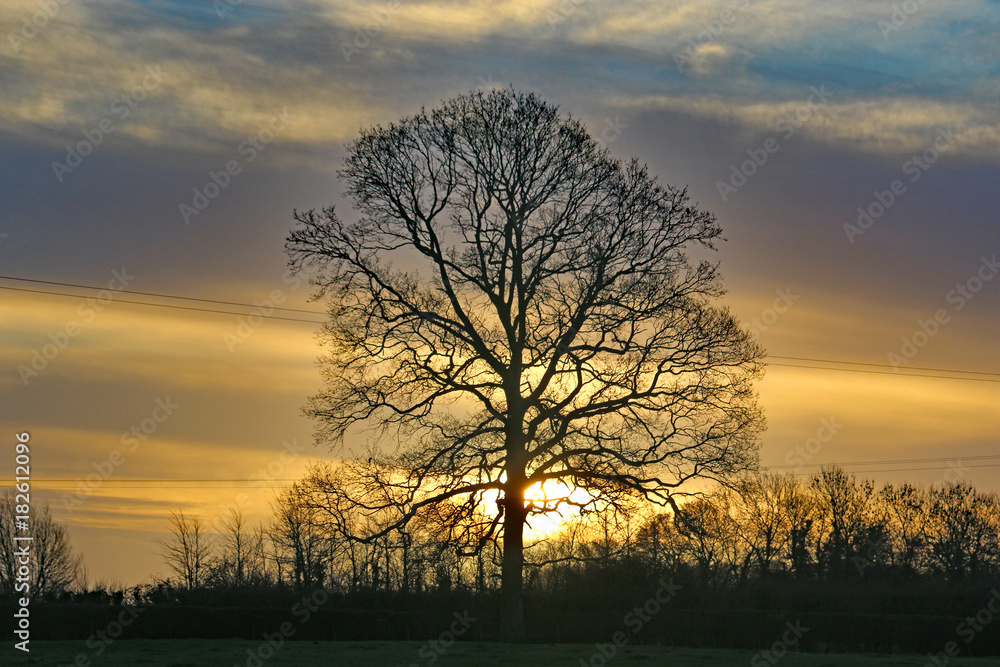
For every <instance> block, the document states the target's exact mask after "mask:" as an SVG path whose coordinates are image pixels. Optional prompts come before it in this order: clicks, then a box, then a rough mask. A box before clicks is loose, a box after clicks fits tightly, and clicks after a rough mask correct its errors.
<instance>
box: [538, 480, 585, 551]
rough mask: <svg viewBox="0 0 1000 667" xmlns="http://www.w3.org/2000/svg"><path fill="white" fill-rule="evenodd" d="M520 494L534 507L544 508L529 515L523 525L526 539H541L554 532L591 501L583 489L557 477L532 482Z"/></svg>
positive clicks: (578, 513) (577, 515)
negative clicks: (523, 492)
mask: <svg viewBox="0 0 1000 667" xmlns="http://www.w3.org/2000/svg"><path fill="white" fill-rule="evenodd" d="M524 495H525V500H527V501H528V502H529V503H531V504H532V505H533V506H534V508H535V509H536V510H544V512H543V513H540V514H531V515H529V517H528V525H527V526H526V527H525V536H526V537H529V538H543V537H546V536H548V535H551V534H553V533H556V532H558V531H559V530H560V529H561V528H562V527H563V524H565V523H566V522H567V521H570V520H572V519H575V518H577V517H579V516H580V506H582V505H587V504H589V503H592V502H594V497H593V496H592V495H590V493H588V492H587V491H586V489H583V488H581V487H579V486H570V485H569V484H566V483H565V482H562V481H558V480H549V481H546V482H538V483H536V484H533V485H531V486H530V487H529V488H528V490H527V492H526V493H525V494H524Z"/></svg>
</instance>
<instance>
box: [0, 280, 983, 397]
mask: <svg viewBox="0 0 1000 667" xmlns="http://www.w3.org/2000/svg"><path fill="white" fill-rule="evenodd" d="M0 279H3V280H16V281H21V282H30V283H39V284H45V285H57V286H61V287H73V288H78V289H88V290H95V291H106V288H102V287H96V286H94V285H82V284H79V283H68V282H58V281H52V280H37V279H32V278H21V277H17V276H6V275H0ZM0 289H5V290H12V291H15V292H29V293H32V294H45V295H49V296H62V297H70V298H76V299H79V298H88V297H84V296H82V295H80V294H71V293H67V292H56V291H52V290H35V289H28V288H24V287H9V286H6V285H0ZM114 291H115V292H123V293H126V294H136V295H142V296H153V297H158V298H164V299H176V300H180V301H196V302H201V303H216V304H220V305H227V306H238V307H243V308H251V309H253V308H261V306H258V305H256V304H251V303H244V302H239V301H224V300H221V299H205V298H199V297H189V296H181V295H179V294H166V293H162V292H141V291H138V290H127V289H121V290H114ZM115 302H117V303H127V304H132V305H137V306H151V307H158V308H174V309H178V310H190V311H195V312H203V313H217V314H221V315H238V316H239V315H244V316H245V315H248V313H238V312H233V311H229V310H219V309H215V308H195V307H192V306H181V305H177V304H167V303H153V302H149V301H133V300H128V299H115ZM270 308H273V309H274V310H281V311H287V312H296V313H307V314H311V315H320V316H322V315H325V313H323V312H322V311H318V310H307V309H303V308H283V307H279V306H270ZM266 317H269V318H270V319H275V320H283V321H286V322H302V323H305V324H323V322H320V321H316V320H309V319H304V318H296V317H283V316H279V315H267V316H266ZM770 358H772V359H785V360H791V361H808V362H814V363H825V364H850V365H855V366H867V367H874V368H892V369H894V370H892V371H878V370H868V369H862V368H837V367H831V366H804V365H801V364H783V363H773V362H772V363H768V366H780V367H784V368H805V369H813V370H825V371H842V372H850V373H870V374H874V375H895V376H902V377H919V378H934V379H940V380H965V381H967V382H994V383H1000V373H992V372H986V371H966V370H961V369H953V368H928V367H907V368H905V369H901V370H900V369H897V368H896V367H895V366H891V365H889V364H876V363H871V362H863V361H843V360H838V359H817V358H813V357H783V356H778V355H773V356H771V357H770ZM912 370H924V371H933V372H935V373H937V374H930V373H912V372H910V371H912ZM940 373H963V374H968V375H985V376H989V377H984V378H971V377H955V376H949V375H941V374H940ZM994 378H995V379H994Z"/></svg>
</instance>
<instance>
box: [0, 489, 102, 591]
mask: <svg viewBox="0 0 1000 667" xmlns="http://www.w3.org/2000/svg"><path fill="white" fill-rule="evenodd" d="M16 504H17V501H16V500H15V495H14V493H13V492H12V491H8V492H7V493H4V494H3V495H2V496H0V594H5V595H12V594H16V595H17V596H29V597H43V596H46V595H52V594H56V593H60V592H62V591H64V590H66V589H67V588H69V587H70V586H72V585H73V584H74V583H77V582H78V581H79V580H80V577H81V576H82V575H83V557H82V556H80V555H77V554H75V553H74V552H73V546H72V545H71V544H70V541H69V533H67V531H66V528H65V527H64V526H63V525H62V524H60V523H58V522H57V521H56V520H55V519H54V518H53V517H52V513H51V511H50V510H49V506H48V505H43V506H42V508H41V509H40V510H39V509H35V506H34V505H32V506H31V508H30V509H29V512H28V531H27V532H25V531H23V530H20V529H18V528H17V526H16V524H15V518H14V517H15V515H16V514H18V512H15V505H16ZM18 535H20V536H25V537H31V542H30V544H29V543H28V542H24V541H21V542H15V541H14V537H15V536H18ZM26 544H27V545H29V549H28V553H29V562H28V572H29V574H28V578H27V582H26V583H27V584H28V589H27V590H23V589H21V588H17V586H18V584H19V583H24V582H18V576H19V575H18V566H19V565H20V562H19V559H20V558H21V556H19V554H18V553H17V550H18V549H19V548H20V547H22V546H24V545H26Z"/></svg>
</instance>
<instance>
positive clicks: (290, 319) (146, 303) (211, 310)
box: [0, 285, 323, 324]
mask: <svg viewBox="0 0 1000 667" xmlns="http://www.w3.org/2000/svg"><path fill="white" fill-rule="evenodd" d="M0 289H5V290H12V291H14V292H31V293H34V294H47V295H50V296H68V297H72V298H75V299H80V298H92V297H81V295H79V294H69V293H67V292H51V291H48V290H37V289H28V288H26V287H7V286H6V285H0ZM114 301H115V303H130V304H132V305H136V306H154V307H157V308H176V309H178V310H193V311H196V312H200V313H217V314H220V315H250V314H252V313H234V312H233V311H231V310H218V309H215V308H195V307H193V306H178V305H175V304H170V303H151V302H149V301H130V300H128V299H115V300H114ZM248 307H250V308H260V306H252V305H249V304H248ZM262 317H264V316H263V315H262ZM266 317H268V318H270V319H272V320H285V321H286V322H308V323H309V324H323V323H322V322H317V321H315V320H304V319H302V318H298V317H282V316H280V315H267V316H266Z"/></svg>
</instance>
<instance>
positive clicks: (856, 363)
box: [0, 276, 1000, 377]
mask: <svg viewBox="0 0 1000 667" xmlns="http://www.w3.org/2000/svg"><path fill="white" fill-rule="evenodd" d="M2 277H3V276H0V278H2ZM767 356H768V358H769V359H786V360H789V361H813V362H816V363H822V364H852V365H854V366H874V367H876V368H892V369H894V370H895V369H897V368H898V366H893V365H892V364H873V363H868V362H864V361H841V360H838V359H813V358H811V357H781V356H778V355H775V354H769V355H767ZM903 370H907V371H936V372H939V373H968V374H970V375H993V376H996V377H1000V373H987V372H986V371H963V370H959V369H957V368H927V367H925V366H907V367H906V368H904V369H903Z"/></svg>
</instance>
